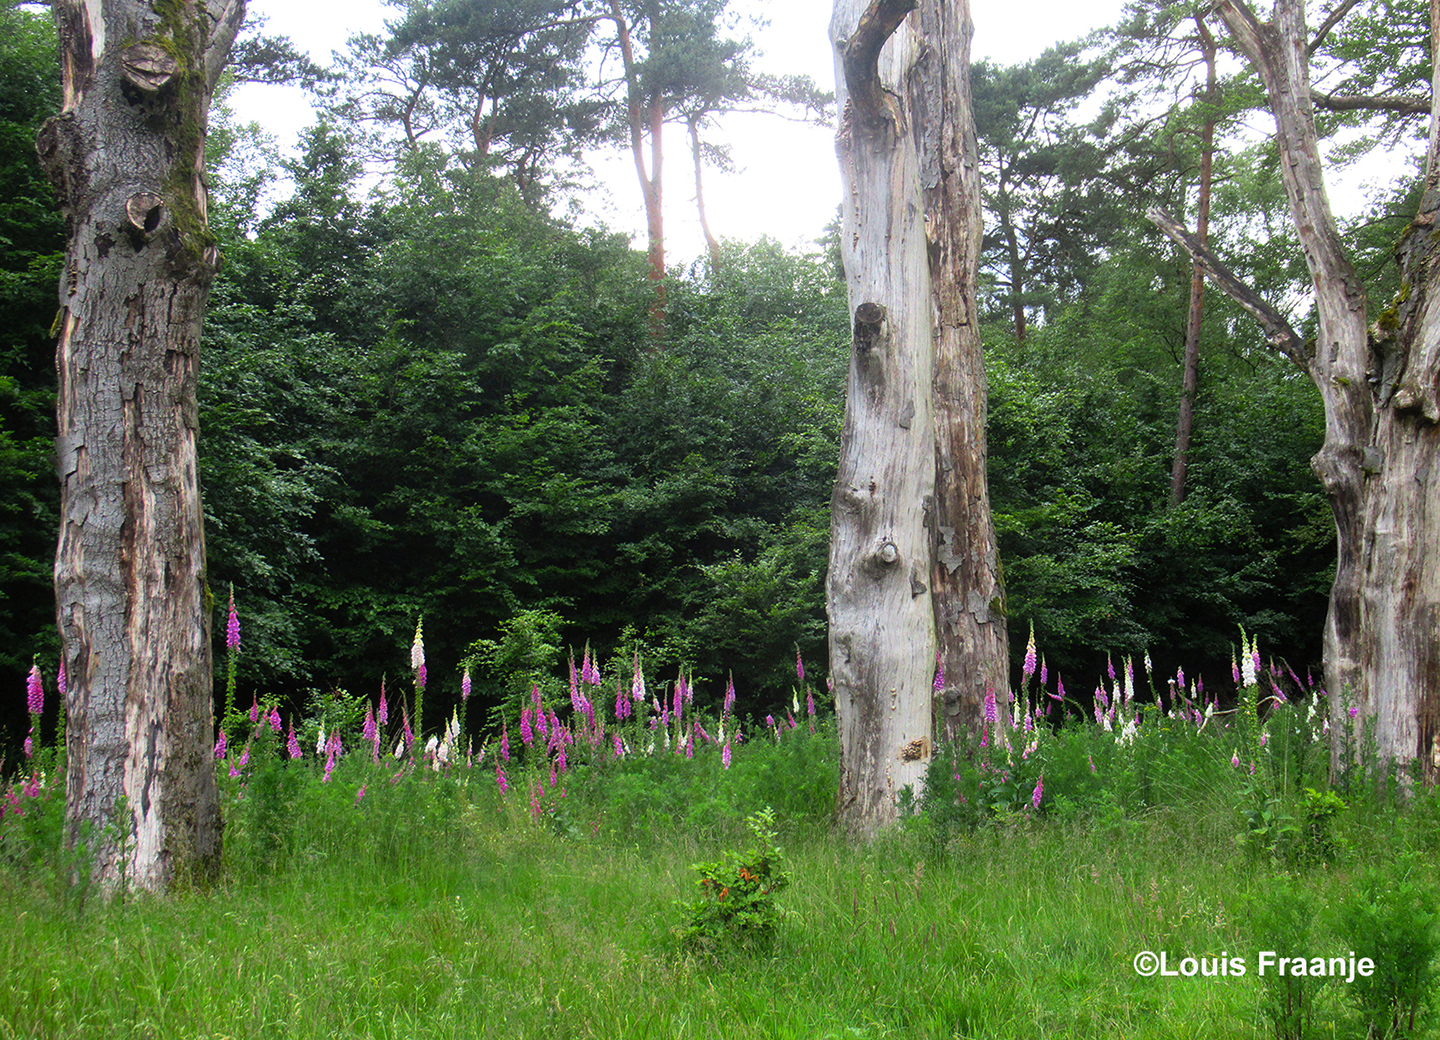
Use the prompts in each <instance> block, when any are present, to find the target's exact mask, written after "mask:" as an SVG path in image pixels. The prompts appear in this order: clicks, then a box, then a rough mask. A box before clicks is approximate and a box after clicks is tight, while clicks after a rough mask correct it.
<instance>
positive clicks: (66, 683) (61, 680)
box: [55, 657, 70, 701]
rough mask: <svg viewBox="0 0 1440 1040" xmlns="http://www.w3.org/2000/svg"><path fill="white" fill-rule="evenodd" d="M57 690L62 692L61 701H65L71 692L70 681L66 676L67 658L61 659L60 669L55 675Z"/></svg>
mask: <svg viewBox="0 0 1440 1040" xmlns="http://www.w3.org/2000/svg"><path fill="white" fill-rule="evenodd" d="M55 688H56V689H57V690H59V691H60V699H61V700H62V701H63V700H64V699H65V695H66V694H67V693H69V692H70V680H69V678H68V677H67V676H66V674H65V658H63V657H62V658H60V668H59V670H58V671H56V673H55Z"/></svg>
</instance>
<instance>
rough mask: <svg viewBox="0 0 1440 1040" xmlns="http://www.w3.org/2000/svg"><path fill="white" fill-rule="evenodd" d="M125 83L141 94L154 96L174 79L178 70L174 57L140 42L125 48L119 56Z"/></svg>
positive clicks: (163, 50)
mask: <svg viewBox="0 0 1440 1040" xmlns="http://www.w3.org/2000/svg"><path fill="white" fill-rule="evenodd" d="M120 65H121V67H122V68H123V69H124V71H125V82H127V83H129V84H130V85H131V86H132V87H134V88H135V89H136V90H138V91H140V92H141V93H143V94H156V93H158V92H159V91H161V90H162V89H164V87H165V85H166V84H167V83H169V82H170V81H171V80H172V79H174V77H175V72H176V70H177V69H178V68H179V63H178V62H176V60H175V56H174V55H173V54H171V53H170V52H169V51H168V50H166V49H165V48H164V47H161V46H160V45H159V44H156V43H147V42H141V43H136V44H132V45H131V46H129V47H126V48H125V51H124V53H123V54H121V55H120Z"/></svg>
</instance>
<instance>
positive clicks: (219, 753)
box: [215, 729, 229, 758]
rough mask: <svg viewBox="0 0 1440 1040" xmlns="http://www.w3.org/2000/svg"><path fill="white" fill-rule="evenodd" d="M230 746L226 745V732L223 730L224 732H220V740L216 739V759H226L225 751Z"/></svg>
mask: <svg viewBox="0 0 1440 1040" xmlns="http://www.w3.org/2000/svg"><path fill="white" fill-rule="evenodd" d="M228 746H229V745H228V744H227V743H226V741H225V731H224V730H223V729H222V730H221V731H220V736H219V737H218V738H216V740H215V757H216V758H224V757H225V749H226V748H227V747H228Z"/></svg>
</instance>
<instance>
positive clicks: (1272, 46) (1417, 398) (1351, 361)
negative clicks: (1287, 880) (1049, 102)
mask: <svg viewBox="0 0 1440 1040" xmlns="http://www.w3.org/2000/svg"><path fill="white" fill-rule="evenodd" d="M1216 11H1217V13H1219V14H1220V16H1221V17H1222V18H1223V19H1224V20H1225V24H1226V25H1227V26H1228V28H1229V29H1230V32H1231V34H1232V37H1233V39H1234V41H1235V43H1236V45H1237V47H1238V49H1239V50H1240V51H1241V52H1242V53H1243V54H1244V55H1245V56H1246V58H1248V59H1249V61H1250V63H1251V64H1252V66H1254V68H1255V69H1256V71H1257V72H1258V73H1259V75H1260V77H1261V79H1262V81H1263V82H1264V84H1265V88H1266V91H1267V94H1268V96H1269V100H1270V106H1271V109H1272V111H1273V113H1274V116H1275V123H1276V131H1277V132H1276V141H1277V144H1278V147H1279V151H1280V157H1281V161H1280V172H1281V176H1282V179H1283V181H1284V185H1285V190H1286V194H1287V196H1288V198H1289V201H1290V208H1291V215H1292V218H1293V220H1294V223H1295V226H1296V230H1297V232H1298V235H1299V239H1300V245H1301V248H1302V250H1303V251H1304V254H1305V259H1306V262H1307V264H1308V265H1309V268H1310V272H1311V275H1312V276H1313V279H1314V284H1315V298H1316V308H1317V312H1318V318H1319V323H1318V328H1319V335H1318V337H1317V340H1316V342H1315V344H1314V346H1313V347H1312V348H1309V349H1306V348H1304V347H1302V346H1301V345H1300V344H1299V342H1298V340H1299V338H1298V337H1297V336H1296V335H1295V334H1294V332H1293V330H1289V328H1288V326H1286V325H1284V324H1283V321H1282V322H1280V323H1277V322H1275V321H1274V320H1267V315H1266V313H1265V311H1264V308H1262V307H1256V306H1254V302H1255V301H1254V294H1253V293H1250V294H1249V296H1250V297H1251V299H1250V300H1249V302H1247V300H1246V299H1245V295H1246V292H1248V290H1245V291H1243V292H1242V291H1237V289H1236V288H1235V286H1234V285H1231V284H1227V281H1226V280H1225V278H1224V277H1223V276H1222V275H1221V274H1218V273H1217V270H1218V268H1217V266H1216V264H1214V263H1213V262H1207V261H1206V260H1205V259H1204V258H1203V257H1201V261H1202V263H1203V264H1206V267H1207V273H1210V274H1211V275H1212V277H1214V278H1215V279H1216V281H1217V284H1219V285H1220V286H1221V287H1222V288H1223V289H1225V291H1227V292H1228V293H1230V295H1232V296H1234V297H1235V298H1236V299H1238V300H1239V301H1240V302H1241V303H1242V304H1244V305H1246V306H1248V307H1249V308H1250V309H1251V311H1252V313H1255V314H1256V315H1257V316H1258V317H1260V318H1261V320H1262V321H1265V322H1266V325H1267V328H1269V329H1270V331H1271V336H1272V340H1273V341H1274V342H1275V343H1276V345H1277V346H1278V347H1279V348H1280V349H1281V350H1282V351H1284V352H1285V353H1286V354H1287V356H1289V357H1290V358H1291V359H1292V360H1294V361H1295V362H1296V363H1297V364H1299V365H1300V366H1301V367H1303V368H1304V369H1305V370H1306V371H1307V372H1308V373H1309V375H1310V377H1311V379H1312V380H1313V381H1314V383H1315V386H1316V387H1317V389H1318V390H1319V392H1320V396H1321V399H1322V402H1323V404H1324V410H1325V442H1324V445H1323V447H1322V448H1321V450H1320V452H1319V453H1318V454H1317V455H1316V456H1315V458H1314V459H1313V460H1312V462H1311V464H1312V466H1313V467H1314V469H1315V471H1316V473H1317V474H1318V475H1319V477H1320V480H1321V482H1322V484H1323V486H1324V488H1325V491H1326V494H1327V497H1328V498H1329V501H1330V506H1331V511H1332V513H1333V515H1334V518H1335V527H1336V536H1337V550H1338V551H1337V563H1336V573H1335V581H1334V584H1333V586H1332V587H1331V593H1330V609H1329V614H1328V617H1327V620H1326V629H1325V675H1326V684H1327V686H1328V689H1329V691H1330V698H1331V733H1332V738H1333V743H1332V752H1331V753H1332V765H1334V766H1336V767H1338V766H1339V765H1340V759H1339V756H1340V754H1341V749H1342V747H1343V746H1344V735H1345V734H1346V733H1347V732H1348V733H1349V734H1351V735H1352V736H1354V737H1358V736H1359V735H1360V733H1361V732H1362V731H1363V730H1364V728H1365V727H1366V725H1367V723H1369V722H1373V724H1374V734H1375V738H1376V741H1377V743H1378V750H1379V753H1380V755H1381V757H1382V758H1383V759H1385V760H1388V761H1394V762H1399V763H1409V762H1412V761H1416V760H1418V761H1419V762H1420V764H1421V766H1422V770H1423V774H1424V776H1425V777H1426V779H1428V780H1430V781H1432V782H1433V781H1434V780H1435V779H1436V778H1437V776H1440V628H1437V625H1440V474H1437V473H1436V472H1435V462H1436V459H1437V450H1440V425H1437V423H1440V303H1437V302H1436V299H1437V293H1436V292H1435V290H1434V286H1435V281H1436V279H1437V278H1440V264H1437V263H1436V262H1435V261H1436V254H1437V249H1440V245H1437V236H1436V235H1435V230H1436V218H1437V214H1440V174H1437V132H1436V129H1435V128H1436V126H1437V125H1440V123H1437V120H1436V115H1435V112H1434V110H1433V109H1432V117H1431V127H1432V132H1431V139H1430V155H1429V164H1428V173H1427V183H1426V191H1425V194H1424V197H1423V199H1422V202H1421V206H1420V211H1419V213H1418V214H1417V216H1416V218H1415V220H1414V221H1413V222H1412V224H1411V227H1410V228H1409V230H1408V231H1407V232H1406V235H1405V236H1404V238H1403V239H1402V242H1401V245H1400V249H1399V256H1400V262H1401V270H1402V288H1401V291H1400V293H1399V295H1398V297H1397V300H1396V303H1395V304H1394V305H1393V306H1392V307H1391V308H1389V309H1387V310H1386V311H1385V312H1383V313H1382V314H1381V315H1380V317H1379V319H1378V320H1377V321H1376V322H1375V323H1374V325H1373V326H1371V325H1369V323H1368V321H1367V317H1366V300H1365V292H1364V286H1363V285H1362V284H1361V282H1360V279H1359V277H1358V275H1357V274H1356V272H1355V270H1354V268H1353V267H1352V265H1351V264H1350V261H1349V259H1348V256H1347V254H1346V251H1345V249H1344V246H1343V245H1342V243H1341V241H1340V237H1339V233H1338V231H1337V229H1336V225H1335V221H1334V218H1333V217H1332V215H1331V212H1330V207H1329V202H1328V200H1327V197H1326V193H1325V181H1324V171H1323V169H1322V165H1321V162H1320V155H1319V147H1318V139H1317V136H1316V132H1315V125H1314V116H1313V109H1312V100H1311V98H1312V93H1311V89H1310V84H1309V72H1308V68H1307V64H1306V59H1307V57H1308V48H1307V46H1306V42H1305V41H1306V30H1305V8H1304V4H1303V2H1302V0H1277V3H1276V4H1275V7H1274V11H1273V14H1272V17H1271V20H1270V21H1268V22H1262V21H1261V20H1260V19H1259V18H1258V17H1257V16H1256V15H1255V13H1254V12H1253V11H1252V10H1251V9H1250V8H1249V6H1248V5H1246V4H1245V3H1243V2H1241V0H1221V2H1220V3H1218V4H1217V5H1216ZM1436 20H1437V16H1436V5H1435V4H1432V34H1431V36H1432V41H1433V40H1434V39H1435V36H1436V33H1435V30H1436V29H1437V28H1440V26H1436V25H1435V24H1434V22H1435V21H1436ZM1432 104H1433V102H1432ZM1152 219H1155V217H1154V216H1153V215H1152ZM1158 222H1160V223H1162V226H1163V224H1164V221H1158ZM1172 223H1173V222H1172ZM1167 233H1170V234H1171V235H1172V237H1175V238H1176V239H1177V241H1181V242H1182V243H1184V244H1186V246H1187V248H1188V249H1190V251H1191V253H1192V255H1196V256H1197V257H1200V251H1199V250H1198V249H1197V248H1195V244H1194V243H1186V241H1185V237H1184V235H1183V234H1181V235H1176V233H1175V231H1174V230H1173V229H1169V228H1167ZM1212 260H1213V258H1212ZM1219 267H1223V265H1219ZM1241 288H1242V289H1243V287H1241ZM1271 318H1272V319H1273V312H1272V315H1271ZM1350 706H1353V707H1355V708H1358V709H1359V710H1358V715H1357V717H1356V718H1355V719H1354V720H1351V718H1350V717H1349V714H1348V711H1347V710H1346V709H1347V707H1350ZM1358 744H1359V742H1358V740H1357V741H1356V742H1355V744H1354V745H1352V746H1357V747H1358Z"/></svg>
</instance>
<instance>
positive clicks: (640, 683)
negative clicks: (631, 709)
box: [630, 650, 645, 703]
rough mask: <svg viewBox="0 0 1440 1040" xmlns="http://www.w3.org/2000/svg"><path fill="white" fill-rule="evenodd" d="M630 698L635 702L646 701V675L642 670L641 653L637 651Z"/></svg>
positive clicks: (631, 678) (631, 677)
mask: <svg viewBox="0 0 1440 1040" xmlns="http://www.w3.org/2000/svg"><path fill="white" fill-rule="evenodd" d="M630 698H631V699H632V700H634V701H636V702H637V703H638V702H642V701H644V700H645V673H644V671H643V670H641V668H640V651H638V650H637V651H635V671H634V674H632V675H631V676H630Z"/></svg>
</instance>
